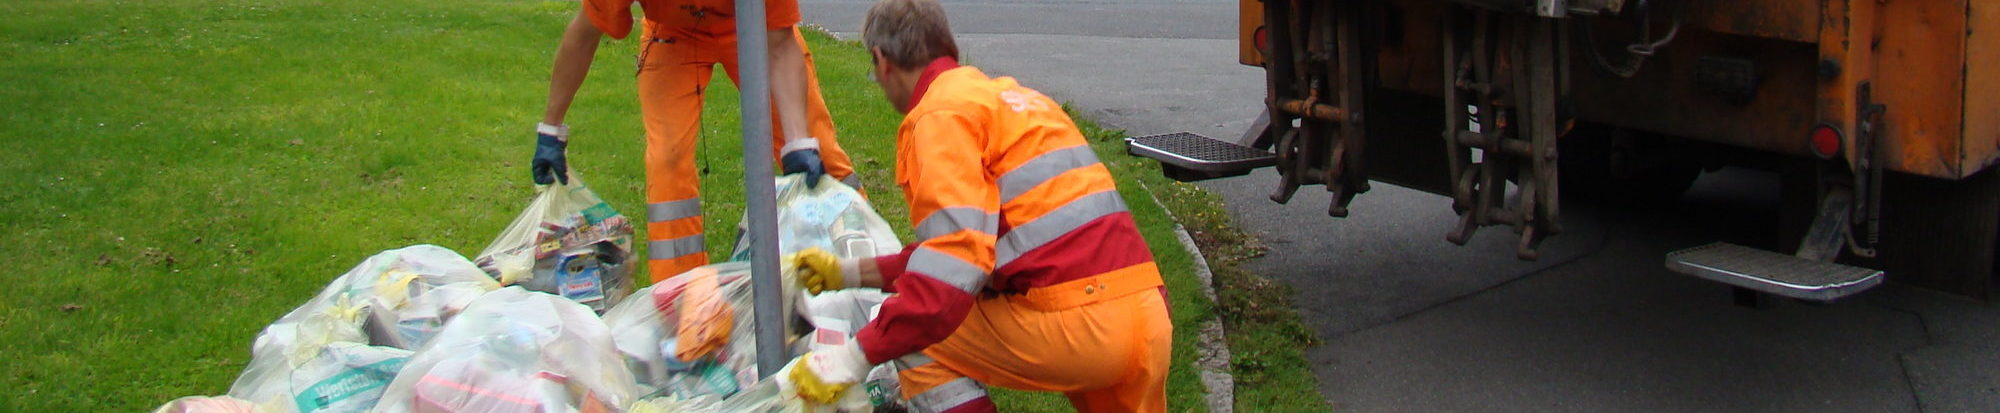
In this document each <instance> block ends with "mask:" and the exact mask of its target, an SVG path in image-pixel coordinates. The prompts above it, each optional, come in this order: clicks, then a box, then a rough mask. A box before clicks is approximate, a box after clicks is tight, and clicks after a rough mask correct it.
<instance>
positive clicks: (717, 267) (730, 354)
mask: <svg viewBox="0 0 2000 413" xmlns="http://www.w3.org/2000/svg"><path fill="white" fill-rule="evenodd" d="M705 285H712V288H711V287H705ZM780 285H783V286H785V288H784V289H783V291H784V293H785V297H783V300H782V302H783V305H782V309H781V310H780V311H783V312H784V313H785V314H787V316H786V318H787V320H788V323H789V324H790V325H791V326H794V327H803V326H805V324H804V323H801V322H799V321H798V320H796V317H795V316H793V314H796V311H797V310H798V303H799V302H800V300H801V299H802V297H803V296H804V294H803V293H804V291H803V290H801V289H799V288H798V287H797V286H796V284H794V281H793V280H791V279H785V280H783V281H781V284H780ZM753 294H754V288H753V287H752V285H751V283H750V264H749V263H746V262H728V263H720V264H711V265H706V266H701V267H696V268H695V269H693V270H689V271H688V272H686V273H682V274H680V275H676V276H674V277H671V278H668V279H666V280H663V281H661V282H659V283H657V284H653V285H652V286H648V287H646V288H644V289H641V290H639V291H638V292H636V293H634V295H633V297H638V298H634V299H632V300H627V301H626V302H624V303H620V304H619V305H618V307H615V308H612V309H611V311H609V312H606V313H604V321H605V323H606V324H608V325H610V326H611V328H612V331H613V341H615V342H616V343H617V347H618V351H619V353H620V354H621V355H623V356H624V358H625V360H626V361H627V368H628V369H629V370H631V372H632V375H633V377H634V378H636V379H637V381H638V385H639V390H640V393H641V394H644V395H647V396H671V397H676V398H679V399H692V398H697V397H701V396H712V397H716V398H718V399H720V398H726V397H729V396H731V395H734V394H736V393H738V392H740V391H741V390H743V389H745V388H748V387H749V386H750V385H752V384H755V383H756V379H757V377H758V374H757V366H756V362H757V354H756V351H757V338H756V316H755V313H754V312H753V311H755V310H754V308H755V307H754V304H753V301H752V300H753V297H754V296H753ZM717 299H719V300H720V301H719V302H718V301H716V300H717ZM724 313H726V314H724ZM714 323H726V326H718V325H713V324H714ZM801 333H802V332H794V331H792V330H789V329H788V330H787V332H786V335H785V337H786V341H787V342H796V341H797V338H798V337H800V336H802V334H801ZM690 335H693V336H696V337H690ZM718 338H723V339H720V340H718ZM787 353H788V354H786V356H788V357H789V356H792V355H795V354H793V353H792V350H790V349H789V346H788V350H787Z"/></svg>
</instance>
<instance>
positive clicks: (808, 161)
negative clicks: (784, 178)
mask: <svg viewBox="0 0 2000 413" xmlns="http://www.w3.org/2000/svg"><path fill="white" fill-rule="evenodd" d="M779 153H782V154H783V155H780V156H779V157H778V162H779V163H781V164H783V165H784V166H783V167H784V169H785V174H786V175H790V174H795V173H804V174H806V188H814V189H817V188H819V178H820V177H822V176H826V166H825V165H822V164H821V163H820V161H819V140H818V139H813V138H805V139H794V140H792V141H791V142H786V143H785V148H784V150H781V151H779Z"/></svg>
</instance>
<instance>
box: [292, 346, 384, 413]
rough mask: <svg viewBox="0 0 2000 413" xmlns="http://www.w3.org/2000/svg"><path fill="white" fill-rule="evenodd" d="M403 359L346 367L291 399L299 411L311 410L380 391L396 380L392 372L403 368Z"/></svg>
mask: <svg viewBox="0 0 2000 413" xmlns="http://www.w3.org/2000/svg"><path fill="white" fill-rule="evenodd" d="M406 361H409V359H406V358H396V359H389V360H384V361H381V362H377V363H375V364H370V365H367V366H362V367H360V368H356V369H353V370H348V371H346V372H343V373H340V374H337V375H334V376H333V377H329V378H327V379H326V380H320V381H319V382H318V383H313V385H312V386H311V387H307V388H306V390H305V391H302V392H299V394H298V396H296V397H294V398H293V399H292V401H293V402H294V403H296V404H297V405H298V406H299V411H300V412H303V413H311V412H316V411H319V410H320V409H325V408H327V407H328V406H332V405H334V404H336V403H340V402H341V401H345V400H347V399H349V398H353V397H354V396H358V395H362V394H364V393H370V392H375V393H380V392H381V391H382V390H381V389H382V387H384V386H388V385H389V381H390V380H395V379H396V372H397V371H400V370H402V369H403V363H404V362H406Z"/></svg>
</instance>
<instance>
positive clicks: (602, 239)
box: [473, 173, 636, 313]
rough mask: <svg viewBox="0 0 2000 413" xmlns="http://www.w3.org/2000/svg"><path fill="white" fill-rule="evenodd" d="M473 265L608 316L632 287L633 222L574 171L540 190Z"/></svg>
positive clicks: (504, 280)
mask: <svg viewBox="0 0 2000 413" xmlns="http://www.w3.org/2000/svg"><path fill="white" fill-rule="evenodd" d="M538 191H539V192H537V193H536V194H535V199H534V200H533V201H531V202H529V203H528V208H527V209H526V210H523V211H522V212H521V215H520V216H519V217H516V218H514V222H513V223H512V224H508V225H507V229H506V230H504V231H501V232H500V236H499V237H497V238H494V239H493V243H491V244H488V245H487V246H486V249H485V250H483V251H480V252H479V255H478V258H476V259H474V260H473V261H474V262H477V263H478V264H479V268H480V269H482V270H485V271H486V273H487V274H489V275H491V276H492V277H493V278H494V279H497V280H500V284H501V285H520V286H521V287H522V288H526V289H529V290H533V291H541V292H545V293H549V294H555V295H560V296H563V297H565V298H569V299H570V300H572V301H576V302H579V303H583V304H584V305H586V306H589V307H590V309H591V310H592V311H596V312H598V313H603V312H604V311H605V310H607V309H610V308H611V307H612V306H615V305H617V304H618V302H619V301H621V300H624V299H625V296H627V295H630V294H631V293H632V289H633V282H632V270H633V265H634V264H636V263H635V262H633V258H634V257H633V256H632V234H633V230H632V222H631V221H630V220H627V219H626V218H625V216H624V215H622V214H619V213H618V211H617V210H614V209H611V205H610V204H606V203H604V199H603V198H598V197H597V194H596V193H593V192H591V191H590V188H587V187H585V186H584V185H583V181H581V180H578V179H577V177H576V174H574V173H571V174H570V178H569V183H567V184H563V183H557V184H551V185H546V186H541V187H540V188H539V189H538Z"/></svg>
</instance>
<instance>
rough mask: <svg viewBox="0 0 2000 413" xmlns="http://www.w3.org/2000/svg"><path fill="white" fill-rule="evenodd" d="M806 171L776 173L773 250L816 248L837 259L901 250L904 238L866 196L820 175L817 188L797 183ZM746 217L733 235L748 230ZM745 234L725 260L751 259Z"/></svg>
mask: <svg viewBox="0 0 2000 413" xmlns="http://www.w3.org/2000/svg"><path fill="white" fill-rule="evenodd" d="M804 181H805V175H803V174H792V175H785V176H780V177H778V179H777V185H778V253H779V254H790V253H794V252H799V251H802V250H805V249H806V248H812V247H819V248H821V249H825V250H827V251H829V252H832V253H833V255H835V256H838V257H841V258H865V257H876V256H881V255H888V254H894V253H896V252H898V251H902V249H903V243H902V242H901V241H898V240H897V239H896V231H895V230H894V229H891V228H890V227H889V221H885V220H883V219H882V216H881V215H880V214H876V213H875V208H874V207H872V206H870V205H869V204H868V199H867V198H863V197H862V196H861V193H860V192H858V191H855V190H854V188H851V187H848V186H847V185H846V184H842V183H840V181H838V180H835V179H833V177H821V178H820V182H819V187H818V188H807V187H806V186H805V185H802V183H804ZM749 222H750V221H749V216H748V215H747V213H746V215H745V216H744V218H743V221H740V223H738V224H737V232H738V234H747V233H748V232H749V231H748V230H747V228H748V227H749ZM749 241H750V239H749V238H748V237H747V236H743V235H739V236H737V238H736V249H735V251H734V252H732V253H730V254H729V260H730V261H749V260H750V242H749Z"/></svg>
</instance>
